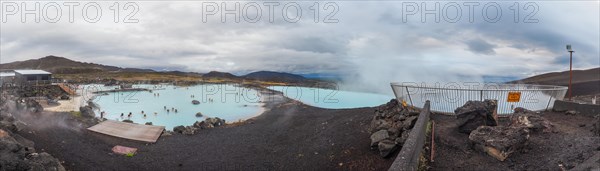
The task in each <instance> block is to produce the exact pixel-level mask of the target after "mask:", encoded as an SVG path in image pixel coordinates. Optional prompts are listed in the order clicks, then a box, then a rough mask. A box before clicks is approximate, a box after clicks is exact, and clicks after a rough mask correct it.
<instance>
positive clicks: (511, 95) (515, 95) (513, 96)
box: [506, 92, 521, 102]
mask: <svg viewBox="0 0 600 171" xmlns="http://www.w3.org/2000/svg"><path fill="white" fill-rule="evenodd" d="M519 101H521V92H508V99H506V102H519Z"/></svg>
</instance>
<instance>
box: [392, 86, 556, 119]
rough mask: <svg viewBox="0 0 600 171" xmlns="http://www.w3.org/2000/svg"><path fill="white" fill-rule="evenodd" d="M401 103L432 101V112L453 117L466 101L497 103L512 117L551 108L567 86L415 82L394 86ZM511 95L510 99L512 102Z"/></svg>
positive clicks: (501, 109) (501, 112)
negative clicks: (519, 111)
mask: <svg viewBox="0 0 600 171" xmlns="http://www.w3.org/2000/svg"><path fill="white" fill-rule="evenodd" d="M391 86H392V90H393V91H394V94H395V95H396V98H397V99H398V100H399V101H404V102H406V103H407V104H409V105H411V106H415V107H419V106H423V105H424V104H425V101H427V100H429V101H431V110H432V111H435V112H441V113H447V114H454V110H455V109H456V108H458V107H460V106H462V105H464V104H465V103H466V102H467V101H470V100H475V101H482V100H485V99H495V100H498V114H510V113H512V111H513V109H514V108H516V107H523V108H526V109H529V110H533V111H539V110H547V109H552V107H553V106H554V101H555V100H562V99H563V97H564V96H565V94H566V93H567V87H562V86H550V85H529V84H484V85H468V86H465V85H462V86H461V85H459V84H447V85H445V86H425V85H417V84H415V83H403V84H401V83H391ZM509 95H510V96H511V97H510V99H509Z"/></svg>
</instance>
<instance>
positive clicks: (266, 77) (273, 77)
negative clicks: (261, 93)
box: [243, 71, 307, 83]
mask: <svg viewBox="0 0 600 171" xmlns="http://www.w3.org/2000/svg"><path fill="white" fill-rule="evenodd" d="M243 77H244V78H246V79H254V80H261V81H283V82H291V83H297V82H303V81H307V79H306V78H304V77H303V76H300V75H295V74H290V73H284V72H273V71H258V72H253V73H249V74H246V75H244V76H243Z"/></svg>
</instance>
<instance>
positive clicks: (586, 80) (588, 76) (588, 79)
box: [512, 68, 600, 96]
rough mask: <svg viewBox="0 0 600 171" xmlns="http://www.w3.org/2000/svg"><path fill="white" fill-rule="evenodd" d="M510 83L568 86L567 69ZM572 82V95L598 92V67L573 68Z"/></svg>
mask: <svg viewBox="0 0 600 171" xmlns="http://www.w3.org/2000/svg"><path fill="white" fill-rule="evenodd" d="M512 83H525V84H543V85H558V86H568V85H569V71H562V72H551V73H546V74H541V75H536V76H533V77H529V78H525V79H522V80H517V81H513V82H512ZM572 84H573V95H574V96H579V95H591V94H600V68H593V69H587V70H573V81H572Z"/></svg>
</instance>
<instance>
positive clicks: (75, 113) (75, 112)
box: [71, 111, 81, 118]
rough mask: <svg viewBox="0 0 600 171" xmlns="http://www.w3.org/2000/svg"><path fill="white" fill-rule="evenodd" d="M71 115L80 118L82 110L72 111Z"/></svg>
mask: <svg viewBox="0 0 600 171" xmlns="http://www.w3.org/2000/svg"><path fill="white" fill-rule="evenodd" d="M71 115H73V116H75V117H78V118H79V117H81V112H79V111H71Z"/></svg>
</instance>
